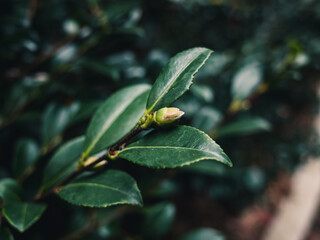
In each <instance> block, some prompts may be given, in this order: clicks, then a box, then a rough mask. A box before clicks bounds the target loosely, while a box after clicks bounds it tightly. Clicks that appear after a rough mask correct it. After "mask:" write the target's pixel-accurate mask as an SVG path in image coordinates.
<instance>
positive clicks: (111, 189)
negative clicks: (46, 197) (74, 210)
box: [58, 170, 142, 207]
mask: <svg viewBox="0 0 320 240" xmlns="http://www.w3.org/2000/svg"><path fill="white" fill-rule="evenodd" d="M58 195H59V196H60V197H61V198H62V199H64V200H66V201H67V202H70V203H72V204H75V205H80V206H86V207H108V206H112V205H118V204H130V205H139V206H140V205H142V198H141V195H140V191H139V189H138V186H137V183H136V181H135V180H134V179H133V178H132V177H131V176H129V175H128V174H127V173H125V172H121V171H117V170H109V171H106V172H104V173H101V174H98V175H89V176H82V177H79V178H77V179H75V180H73V181H72V182H71V183H69V184H68V185H66V186H64V187H62V188H61V189H60V190H59V192H58Z"/></svg>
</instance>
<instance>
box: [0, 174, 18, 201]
mask: <svg viewBox="0 0 320 240" xmlns="http://www.w3.org/2000/svg"><path fill="white" fill-rule="evenodd" d="M21 193H22V188H21V186H20V185H19V183H18V182H17V181H16V180H14V179H11V178H4V179H1V180H0V198H2V199H3V200H4V201H5V203H6V202H10V201H11V200H20V195H21Z"/></svg>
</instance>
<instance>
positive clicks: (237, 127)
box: [215, 117, 271, 137]
mask: <svg viewBox="0 0 320 240" xmlns="http://www.w3.org/2000/svg"><path fill="white" fill-rule="evenodd" d="M270 129H271V124H270V123H269V122H268V121H267V120H265V119H264V118H260V117H246V118H242V119H239V120H236V121H234V122H231V123H229V124H226V125H224V126H223V127H221V128H220V129H218V130H217V132H216V134H215V136H216V137H226V136H235V135H244V134H252V133H257V132H262V131H269V130H270Z"/></svg>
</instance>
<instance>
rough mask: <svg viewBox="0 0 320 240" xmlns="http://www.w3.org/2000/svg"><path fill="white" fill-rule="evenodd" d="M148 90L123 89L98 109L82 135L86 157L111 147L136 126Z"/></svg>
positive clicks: (144, 87) (142, 86) (143, 86)
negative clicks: (84, 135)
mask: <svg viewBox="0 0 320 240" xmlns="http://www.w3.org/2000/svg"><path fill="white" fill-rule="evenodd" d="M149 89H150V86H149V85H147V84H137V85H133V86H130V87H126V88H124V89H122V90H120V91H118V92H116V93H115V94H114V95H112V96H111V97H110V98H108V99H107V100H106V101H105V102H104V103H103V104H102V105H101V106H100V107H99V109H98V110H97V111H96V113H95V114H94V116H93V118H92V120H91V122H90V125H89V127H88V130H87V133H86V138H85V143H84V148H83V153H84V155H85V156H86V157H88V156H89V155H92V154H94V153H97V152H99V151H101V150H103V149H105V148H107V147H110V146H111V145H112V144H115V143H116V142H118V141H119V140H120V139H121V138H123V137H124V136H125V135H126V134H128V133H129V132H130V131H131V130H132V129H133V128H134V127H135V126H136V125H137V123H138V121H139V120H140V118H141V117H142V115H143V113H144V111H145V103H146V100H147V96H148V94H149Z"/></svg>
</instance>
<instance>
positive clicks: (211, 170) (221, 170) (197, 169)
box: [183, 160, 228, 176]
mask: <svg viewBox="0 0 320 240" xmlns="http://www.w3.org/2000/svg"><path fill="white" fill-rule="evenodd" d="M183 170H185V171H188V172H192V173H197V174H203V175H209V176H223V175H224V174H225V173H226V172H227V170H228V169H227V167H226V166H224V165H221V164H218V163H217V162H213V161H209V160H205V161H201V162H197V163H195V164H192V165H190V166H187V167H185V168H183Z"/></svg>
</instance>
